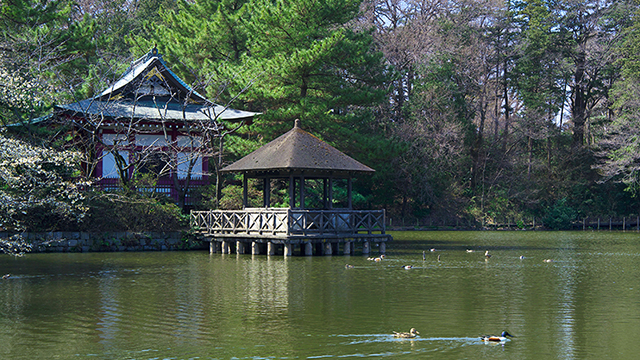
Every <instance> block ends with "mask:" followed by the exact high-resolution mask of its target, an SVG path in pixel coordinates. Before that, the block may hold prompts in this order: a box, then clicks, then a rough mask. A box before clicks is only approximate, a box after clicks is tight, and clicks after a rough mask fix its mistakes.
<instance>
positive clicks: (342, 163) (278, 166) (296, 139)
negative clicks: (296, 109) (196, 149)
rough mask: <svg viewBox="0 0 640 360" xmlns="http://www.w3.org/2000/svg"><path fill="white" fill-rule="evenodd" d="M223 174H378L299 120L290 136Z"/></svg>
mask: <svg viewBox="0 0 640 360" xmlns="http://www.w3.org/2000/svg"><path fill="white" fill-rule="evenodd" d="M221 171H222V172H243V173H247V174H249V175H253V176H258V175H263V174H264V175H276V176H284V175H288V174H294V173H296V174H301V173H302V174H308V175H310V176H334V175H347V174H349V175H350V174H353V173H373V172H375V170H373V169H372V168H370V167H368V166H366V165H363V164H362V163H360V162H358V161H356V160H354V159H352V158H351V157H349V156H347V155H345V154H343V153H342V152H340V151H339V150H338V149H336V148H334V147H333V146H331V145H329V144H327V143H326V142H324V141H322V140H320V139H318V138H317V137H315V136H313V135H311V134H309V133H308V132H306V131H304V130H302V129H301V128H300V122H299V120H296V122H295V126H294V127H293V129H291V130H289V131H288V132H287V133H285V134H283V135H281V136H280V137H278V138H277V139H275V140H273V141H271V142H270V143H268V144H266V145H264V146H262V147H261V148H259V149H258V150H256V151H254V152H252V153H251V154H249V155H247V156H245V157H243V158H242V159H240V160H238V161H236V162H235V163H233V164H231V165H229V166H227V167H225V168H223V169H222V170H221Z"/></svg>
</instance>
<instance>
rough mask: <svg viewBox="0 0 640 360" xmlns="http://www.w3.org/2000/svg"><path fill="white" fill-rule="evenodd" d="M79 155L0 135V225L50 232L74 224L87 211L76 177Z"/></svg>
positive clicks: (2, 226)
mask: <svg viewBox="0 0 640 360" xmlns="http://www.w3.org/2000/svg"><path fill="white" fill-rule="evenodd" d="M79 159H80V154H79V153H75V152H71V151H58V150H55V149H49V148H43V147H38V146H34V145H30V144H28V143H25V142H23V141H19V140H15V139H12V138H8V137H6V136H5V135H4V134H0V227H1V228H4V229H10V230H18V231H50V230H53V229H59V228H61V227H62V228H64V227H65V226H70V227H76V226H78V224H79V223H81V222H82V221H83V220H84V217H85V214H86V212H87V210H88V208H87V207H86V204H85V202H84V200H85V197H84V194H83V193H82V191H81V189H82V188H83V187H85V186H86V185H88V184H85V183H83V182H82V181H81V180H78V175H79V174H78V168H77V165H78V163H79Z"/></svg>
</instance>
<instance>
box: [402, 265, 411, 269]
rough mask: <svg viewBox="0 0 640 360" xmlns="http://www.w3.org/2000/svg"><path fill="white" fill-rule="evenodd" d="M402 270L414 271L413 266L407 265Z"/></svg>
mask: <svg viewBox="0 0 640 360" xmlns="http://www.w3.org/2000/svg"><path fill="white" fill-rule="evenodd" d="M402 268H403V269H405V270H411V269H413V265H405V266H403V267H402Z"/></svg>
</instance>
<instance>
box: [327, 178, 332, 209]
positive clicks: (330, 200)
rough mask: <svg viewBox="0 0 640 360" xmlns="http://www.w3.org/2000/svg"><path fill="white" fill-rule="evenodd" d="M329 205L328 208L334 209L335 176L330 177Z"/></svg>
mask: <svg viewBox="0 0 640 360" xmlns="http://www.w3.org/2000/svg"><path fill="white" fill-rule="evenodd" d="M328 201H329V206H328V207H327V209H333V178H332V177H330V178H329V196H328Z"/></svg>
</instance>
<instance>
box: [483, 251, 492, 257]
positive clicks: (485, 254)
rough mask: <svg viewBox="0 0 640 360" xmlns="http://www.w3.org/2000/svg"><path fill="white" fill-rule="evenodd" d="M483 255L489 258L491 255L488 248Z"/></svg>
mask: <svg viewBox="0 0 640 360" xmlns="http://www.w3.org/2000/svg"><path fill="white" fill-rule="evenodd" d="M484 257H485V258H487V259H489V258H490V257H491V254H489V250H487V251H485V252H484Z"/></svg>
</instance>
